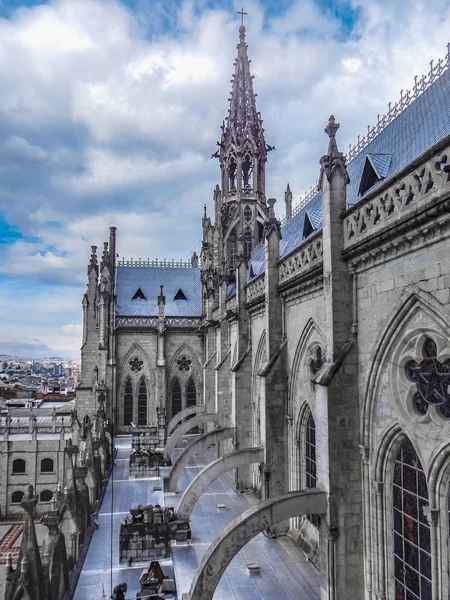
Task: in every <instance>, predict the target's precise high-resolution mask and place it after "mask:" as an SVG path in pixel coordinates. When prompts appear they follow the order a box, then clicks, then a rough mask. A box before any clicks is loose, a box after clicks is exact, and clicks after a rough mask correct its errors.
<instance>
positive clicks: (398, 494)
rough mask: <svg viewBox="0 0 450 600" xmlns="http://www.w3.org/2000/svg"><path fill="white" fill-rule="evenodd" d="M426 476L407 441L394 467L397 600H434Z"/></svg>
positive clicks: (399, 452)
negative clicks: (425, 509) (425, 508)
mask: <svg viewBox="0 0 450 600" xmlns="http://www.w3.org/2000/svg"><path fill="white" fill-rule="evenodd" d="M425 506H428V489H427V483H426V479H425V474H424V472H423V469H422V465H421V464H420V460H419V457H418V456H417V454H416V451H415V450H414V448H413V446H412V444H411V442H410V441H409V440H408V439H405V441H404V442H403V444H402V445H401V447H400V449H399V451H398V453H397V457H396V459H395V465H394V478H393V511H394V576H395V600H428V599H429V600H431V544H430V525H429V523H428V520H427V518H426V516H425V515H424V513H423V508H424V507H425Z"/></svg>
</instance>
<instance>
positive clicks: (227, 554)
mask: <svg viewBox="0 0 450 600" xmlns="http://www.w3.org/2000/svg"><path fill="white" fill-rule="evenodd" d="M312 511H316V512H317V513H318V514H325V513H326V511H327V496H326V493H325V492H322V491H320V490H306V491H305V490H302V491H297V492H287V493H285V494H281V495H280V496H275V497H273V498H269V499H268V500H264V501H263V502H260V503H259V504H257V505H256V506H253V507H252V508H249V509H248V510H246V511H244V512H243V513H242V514H241V515H239V516H238V517H236V518H235V519H233V521H231V523H229V524H228V525H227V526H226V527H225V528H224V529H223V531H222V532H221V534H220V535H218V536H217V537H216V539H215V540H214V541H213V542H212V544H211V545H210V546H209V548H208V550H207V552H206V554H205V555H204V556H203V559H202V561H201V563H200V565H199V567H198V569H197V572H196V574H195V576H194V580H193V582H192V584H191V588H190V590H189V594H185V595H184V596H183V600H212V599H213V596H214V591H215V589H216V587H217V584H218V583H219V580H220V578H221V576H222V575H223V573H224V572H225V570H226V568H227V567H228V565H229V564H230V562H231V561H232V559H233V558H234V557H235V556H236V554H237V553H238V552H239V551H240V550H241V549H242V548H243V547H244V546H245V545H246V544H247V542H249V541H250V540H251V539H252V538H254V537H255V536H256V535H257V534H258V533H260V532H261V531H264V530H266V529H268V528H269V527H271V526H272V525H275V524H277V523H279V522H280V521H283V520H285V519H290V518H292V517H295V516H297V515H302V514H309V513H310V512H312Z"/></svg>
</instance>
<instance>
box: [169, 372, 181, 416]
mask: <svg viewBox="0 0 450 600" xmlns="http://www.w3.org/2000/svg"><path fill="white" fill-rule="evenodd" d="M171 400H172V417H174V416H175V415H176V414H177V413H179V412H180V410H181V385H180V382H179V381H178V379H174V380H173V383H172V393H171Z"/></svg>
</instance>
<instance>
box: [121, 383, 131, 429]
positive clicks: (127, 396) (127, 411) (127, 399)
mask: <svg viewBox="0 0 450 600" xmlns="http://www.w3.org/2000/svg"><path fill="white" fill-rule="evenodd" d="M132 420H133V386H132V385H131V379H130V378H129V377H128V379H127V380H126V382H125V391H124V396H123V424H124V425H130V424H131V421H132Z"/></svg>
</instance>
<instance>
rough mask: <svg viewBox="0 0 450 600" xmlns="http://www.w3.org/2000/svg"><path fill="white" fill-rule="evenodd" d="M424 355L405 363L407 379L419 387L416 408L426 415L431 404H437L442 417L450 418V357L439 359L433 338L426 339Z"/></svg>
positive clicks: (437, 409) (414, 401)
mask: <svg viewBox="0 0 450 600" xmlns="http://www.w3.org/2000/svg"><path fill="white" fill-rule="evenodd" d="M422 356H423V359H422V360H421V361H420V362H417V361H415V360H410V361H408V362H407V363H406V365H405V374H406V377H407V379H408V380H409V381H411V382H412V383H415V385H416V388H417V391H416V393H415V394H414V396H413V404H414V408H415V410H416V411H417V412H418V413H419V414H421V415H424V414H426V412H427V410H428V407H429V406H435V407H436V411H437V412H438V414H439V415H440V416H441V417H442V418H444V419H450V393H449V386H450V359H446V360H444V361H442V362H441V361H440V360H439V358H438V351H437V346H436V343H435V342H434V341H433V340H432V339H431V338H428V339H427V340H425V342H424V344H423V346H422Z"/></svg>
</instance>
